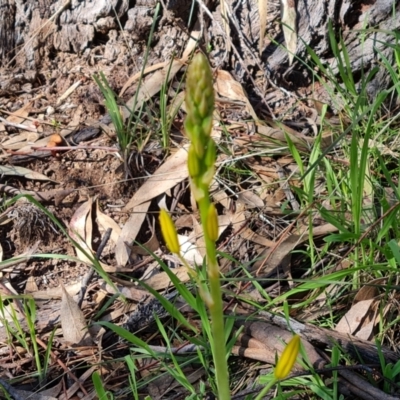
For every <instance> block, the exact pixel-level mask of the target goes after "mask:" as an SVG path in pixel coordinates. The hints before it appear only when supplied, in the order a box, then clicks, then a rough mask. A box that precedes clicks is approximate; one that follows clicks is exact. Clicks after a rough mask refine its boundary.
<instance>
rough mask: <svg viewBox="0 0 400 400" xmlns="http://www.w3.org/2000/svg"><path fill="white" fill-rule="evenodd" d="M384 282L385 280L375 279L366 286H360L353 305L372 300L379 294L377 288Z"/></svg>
mask: <svg viewBox="0 0 400 400" xmlns="http://www.w3.org/2000/svg"><path fill="white" fill-rule="evenodd" d="M386 281H387V278H376V279H373V280H372V281H368V285H364V286H362V287H361V288H360V290H359V291H358V292H357V293H356V295H355V296H354V301H353V303H357V302H359V301H362V300H370V299H374V298H375V297H376V296H377V295H378V294H379V291H378V288H377V286H379V285H382V284H383V283H384V282H386Z"/></svg>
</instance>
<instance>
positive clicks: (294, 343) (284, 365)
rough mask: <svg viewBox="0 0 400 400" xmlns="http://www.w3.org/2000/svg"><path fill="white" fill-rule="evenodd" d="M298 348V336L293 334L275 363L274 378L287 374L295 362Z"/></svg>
mask: <svg viewBox="0 0 400 400" xmlns="http://www.w3.org/2000/svg"><path fill="white" fill-rule="evenodd" d="M299 350H300V336H298V335H295V336H293V338H292V339H291V340H290V342H289V343H288V344H287V346H286V347H285V350H283V353H282V355H281V356H280V358H279V360H278V363H277V364H276V367H275V371H274V375H275V378H276V379H279V380H280V379H284V378H286V377H287V376H288V375H289V372H290V371H291V370H292V368H293V366H294V363H295V362H296V358H297V355H298V354H299Z"/></svg>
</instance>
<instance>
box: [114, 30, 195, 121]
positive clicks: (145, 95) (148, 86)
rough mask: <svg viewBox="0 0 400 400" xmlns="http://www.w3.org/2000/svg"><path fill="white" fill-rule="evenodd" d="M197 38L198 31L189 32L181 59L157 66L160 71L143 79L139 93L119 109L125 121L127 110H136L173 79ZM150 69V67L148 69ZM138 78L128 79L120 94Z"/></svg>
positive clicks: (184, 62)
mask: <svg viewBox="0 0 400 400" xmlns="http://www.w3.org/2000/svg"><path fill="white" fill-rule="evenodd" d="M199 37H200V31H193V32H191V35H190V39H189V41H188V44H187V46H186V49H185V51H184V52H183V55H182V58H181V59H179V60H172V62H167V63H163V64H159V67H160V68H161V67H162V69H161V70H157V71H156V72H155V73H154V74H153V75H152V76H151V77H149V78H147V79H145V80H144V81H143V82H142V84H141V86H140V88H139V93H137V94H136V93H135V95H134V96H132V97H131V98H130V99H129V100H128V102H127V107H124V108H122V109H121V111H122V115H123V116H124V118H125V119H127V118H129V116H130V111H128V110H132V109H133V108H135V109H136V110H137V109H139V108H140V107H141V106H142V103H143V102H144V101H146V100H148V99H150V98H151V97H152V96H154V95H155V94H157V93H158V92H159V91H160V90H161V88H162V86H163V85H164V83H165V82H166V81H168V82H169V81H171V80H172V79H173V78H174V77H175V75H176V73H177V72H178V71H179V70H180V69H181V68H182V67H183V66H184V65H185V64H186V62H187V60H188V58H189V56H190V54H191V53H192V51H193V50H194V49H195V47H196V45H197V39H198V38H199ZM151 68H152V67H150V69H151ZM148 70H149V69H148ZM147 72H150V71H147ZM140 76H141V75H140V74H136V75H135V76H134V77H132V78H131V79H129V81H128V82H129V85H124V87H123V88H122V90H121V94H122V93H124V91H125V90H126V89H127V88H128V86H130V85H131V84H133V83H134V82H135V81H136V80H138V79H139V78H140ZM135 102H136V103H135ZM134 106H135V107H134Z"/></svg>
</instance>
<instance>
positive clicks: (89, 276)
mask: <svg viewBox="0 0 400 400" xmlns="http://www.w3.org/2000/svg"><path fill="white" fill-rule="evenodd" d="M111 232H112V229H111V228H108V229H107V230H106V233H105V234H104V236H103V239H102V240H101V243H100V246H99V248H98V249H97V251H96V258H97V259H100V257H101V253H102V252H103V250H104V248H105V247H106V245H107V242H108V241H109V239H110V236H111ZM93 274H94V269H93V267H91V268H90V270H89V272H88V273H87V274H86V275H85V276H84V278H83V281H82V287H81V291H80V292H79V297H78V306H79V308H80V307H81V306H82V303H83V299H84V297H85V294H86V290H87V287H88V284H89V282H90V280H91V279H92V277H93Z"/></svg>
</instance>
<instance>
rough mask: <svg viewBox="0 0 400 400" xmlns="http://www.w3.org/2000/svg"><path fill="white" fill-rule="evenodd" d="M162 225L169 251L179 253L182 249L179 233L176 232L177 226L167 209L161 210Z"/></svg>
mask: <svg viewBox="0 0 400 400" xmlns="http://www.w3.org/2000/svg"><path fill="white" fill-rule="evenodd" d="M160 225H161V232H162V235H163V238H164V240H165V243H166V245H167V247H168V249H169V251H170V252H171V253H175V254H179V253H180V250H181V249H180V246H179V241H178V234H177V233H176V228H175V225H174V223H173V221H172V219H171V217H170V216H169V214H168V213H167V212H166V211H165V210H161V211H160Z"/></svg>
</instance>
